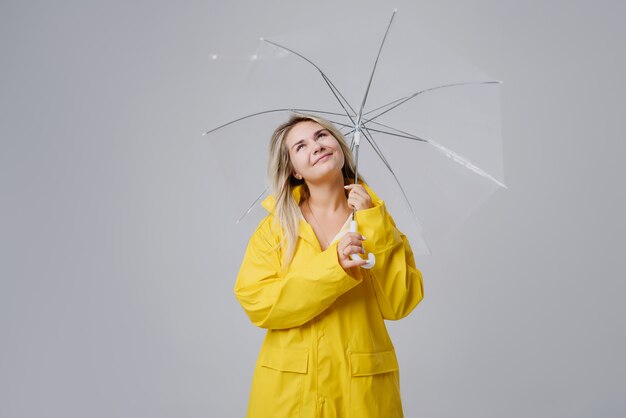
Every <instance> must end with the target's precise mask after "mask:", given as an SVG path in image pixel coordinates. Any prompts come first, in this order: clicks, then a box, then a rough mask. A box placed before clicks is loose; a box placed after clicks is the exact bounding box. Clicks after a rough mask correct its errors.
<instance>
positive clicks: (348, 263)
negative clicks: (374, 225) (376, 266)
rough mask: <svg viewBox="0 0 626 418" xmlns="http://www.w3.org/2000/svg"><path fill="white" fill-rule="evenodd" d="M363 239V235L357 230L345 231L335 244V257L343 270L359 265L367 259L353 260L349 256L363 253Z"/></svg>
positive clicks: (365, 262) (363, 263)
mask: <svg viewBox="0 0 626 418" xmlns="http://www.w3.org/2000/svg"><path fill="white" fill-rule="evenodd" d="M363 240H365V237H364V236H363V235H361V234H359V233H357V232H347V233H346V234H345V235H344V236H343V237H342V238H341V239H340V240H339V243H338V244H337V257H338V259H339V264H340V265H341V267H343V269H344V270H345V271H348V269H351V268H353V267H361V266H364V265H365V264H367V259H361V258H359V259H358V260H356V261H354V260H352V259H351V258H350V256H351V255H352V254H365V249H364V248H363Z"/></svg>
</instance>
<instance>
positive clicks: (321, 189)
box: [307, 176, 350, 214]
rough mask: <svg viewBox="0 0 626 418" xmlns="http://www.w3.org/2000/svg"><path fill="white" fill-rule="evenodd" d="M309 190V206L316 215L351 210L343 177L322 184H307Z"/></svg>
mask: <svg viewBox="0 0 626 418" xmlns="http://www.w3.org/2000/svg"><path fill="white" fill-rule="evenodd" d="M307 186H308V189H309V198H308V201H309V202H308V205H309V206H311V207H313V210H314V211H315V212H316V213H327V214H329V213H336V212H347V211H349V210H350V208H349V206H348V199H347V198H346V189H344V188H343V186H344V184H343V177H342V176H339V177H337V178H336V179H334V180H333V181H327V182H324V183H320V184H310V183H309V184H307Z"/></svg>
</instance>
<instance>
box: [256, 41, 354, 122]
mask: <svg viewBox="0 0 626 418" xmlns="http://www.w3.org/2000/svg"><path fill="white" fill-rule="evenodd" d="M261 40H262V41H264V42H267V43H268V44H270V45H274V46H276V47H278V48H282V49H284V50H285V51H288V52H291V53H292V54H294V55H296V56H298V57H300V58H302V59H303V60H305V61H306V62H308V63H309V64H311V65H312V66H313V67H315V69H316V70H317V71H319V73H320V74H321V75H322V78H323V79H324V81H325V82H326V85H328V88H330V90H331V92H332V93H333V95H334V96H335V99H337V101H338V102H339V105H340V106H341V107H342V108H343V110H344V111H345V112H346V116H348V118H349V119H350V121H351V122H352V123H354V120H353V119H352V116H351V115H350V112H349V111H348V109H346V105H347V106H348V107H349V108H350V110H351V111H352V113H356V112H355V111H354V109H353V108H352V106H350V103H349V102H348V101H347V100H346V98H345V97H344V96H343V94H341V92H340V91H339V89H338V88H337V87H336V86H335V84H333V82H332V81H330V79H329V78H328V76H327V75H326V74H325V73H324V71H322V69H321V68H320V67H318V66H317V64H315V63H314V62H313V61H311V60H310V59H308V58H307V57H305V56H304V55H302V54H300V53H299V52H296V51H294V50H293V49H290V48H287V47H286V46H283V45H280V44H277V43H276V42H273V41H270V40H269V39H264V38H261ZM338 95H339V96H338ZM340 97H341V98H340ZM342 100H343V101H342ZM344 102H345V105H344Z"/></svg>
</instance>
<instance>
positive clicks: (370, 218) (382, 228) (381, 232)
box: [355, 200, 396, 253]
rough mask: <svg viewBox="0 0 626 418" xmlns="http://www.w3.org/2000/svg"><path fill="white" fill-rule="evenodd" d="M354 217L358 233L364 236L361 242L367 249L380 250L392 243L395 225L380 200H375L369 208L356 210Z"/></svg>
mask: <svg viewBox="0 0 626 418" xmlns="http://www.w3.org/2000/svg"><path fill="white" fill-rule="evenodd" d="M355 219H356V221H357V224H358V231H359V233H360V234H361V235H364V236H365V241H364V242H363V244H364V246H365V249H366V250H367V251H369V252H374V253H375V252H377V251H382V250H384V249H385V248H387V247H389V246H390V245H392V244H393V243H394V241H395V236H396V233H395V227H394V224H393V222H392V221H391V219H390V217H389V215H388V214H387V207H386V206H385V202H383V201H382V200H378V201H375V202H374V206H373V207H371V208H369V209H362V210H358V211H357V212H356V215H355Z"/></svg>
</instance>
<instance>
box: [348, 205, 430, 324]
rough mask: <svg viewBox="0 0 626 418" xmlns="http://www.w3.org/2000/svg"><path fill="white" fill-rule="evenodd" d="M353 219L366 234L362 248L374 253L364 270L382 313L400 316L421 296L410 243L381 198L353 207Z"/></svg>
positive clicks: (415, 303)
mask: <svg viewBox="0 0 626 418" xmlns="http://www.w3.org/2000/svg"><path fill="white" fill-rule="evenodd" d="M356 220H357V222H358V225H359V232H360V233H361V234H362V235H364V236H365V237H366V240H365V241H364V244H365V250H366V252H372V253H374V254H375V255H376V264H375V265H374V267H373V268H372V269H371V270H368V271H369V272H370V274H371V276H372V285H373V287H374V292H375V294H376V299H377V301H378V306H379V308H380V310H381V312H382V315H383V317H384V318H385V319H391V320H396V319H400V318H404V317H405V316H407V315H408V314H409V313H411V311H412V310H413V309H414V308H415V306H417V304H418V303H419V302H420V301H421V300H422V299H423V297H424V288H423V283H422V273H421V272H420V271H419V270H418V269H417V267H416V266H415V259H414V257H413V251H412V250H411V246H410V245H409V242H408V240H407V238H406V236H405V235H404V234H402V233H401V232H400V231H399V230H398V228H397V227H396V224H395V222H394V221H393V219H392V218H391V216H390V215H389V214H388V213H387V209H386V207H385V204H384V202H383V201H381V200H378V201H376V202H374V203H373V207H371V208H369V209H364V210H359V211H357V212H356Z"/></svg>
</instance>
